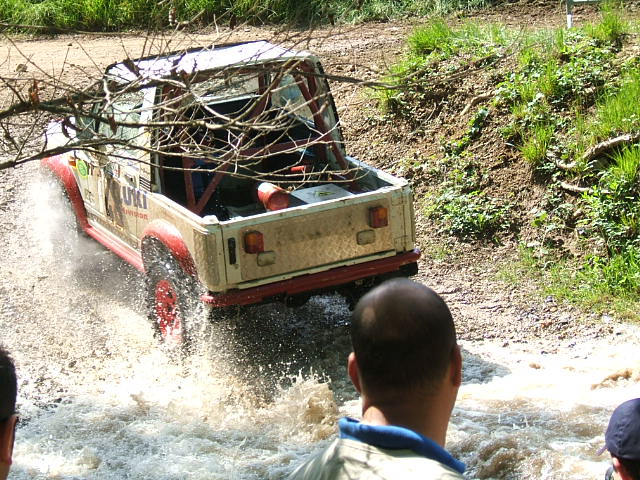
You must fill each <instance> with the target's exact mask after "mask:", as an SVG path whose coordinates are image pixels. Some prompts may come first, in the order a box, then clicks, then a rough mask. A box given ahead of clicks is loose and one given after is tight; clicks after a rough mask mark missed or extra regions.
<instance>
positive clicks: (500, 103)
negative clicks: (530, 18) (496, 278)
mask: <svg viewBox="0 0 640 480" xmlns="http://www.w3.org/2000/svg"><path fill="white" fill-rule="evenodd" d="M623 18H624V17H623V15H622V14H621V13H620V12H618V11H616V10H615V9H613V8H611V7H607V6H605V7H604V8H603V11H602V14H601V19H600V20H599V21H597V22H595V23H593V24H588V25H583V26H582V27H581V28H577V29H573V30H570V31H568V30H566V29H563V28H561V29H555V30H547V29H545V30H532V31H528V32H523V31H521V30H518V31H515V30H511V29H508V28H506V27H504V26H501V25H482V26H481V25H479V24H476V23H466V24H463V25H458V26H455V27H453V26H451V24H449V23H447V22H445V21H444V20H432V21H431V22H430V23H429V24H428V25H426V26H424V27H422V28H419V29H417V30H416V31H415V32H414V33H413V34H412V35H411V37H410V38H409V39H408V50H409V53H408V54H407V56H406V57H405V58H404V59H403V60H402V61H401V62H399V63H398V64H397V65H395V66H394V67H393V68H392V69H391V71H390V72H389V75H388V78H387V80H388V81H389V82H392V83H393V84H394V85H395V88H392V89H390V90H383V91H378V92H375V95H376V96H377V98H378V100H379V104H380V108H381V111H382V121H389V122H398V121H399V122H403V123H404V124H407V125H409V126H410V128H411V129H412V134H416V133H417V134H419V133H420V132H421V131H422V130H428V128H429V127H428V125H429V123H430V122H431V123H438V122H439V123H441V124H443V123H444V124H446V123H447V122H449V123H452V124H455V120H452V119H450V118H447V119H442V118H440V119H438V118H437V117H436V116H435V115H434V112H436V113H437V112H438V108H441V109H445V108H447V106H448V105H451V104H454V103H455V98H456V96H462V93H461V92H460V90H463V89H464V90H465V91H466V90H469V89H470V86H471V85H473V83H474V82H479V83H480V85H479V88H481V89H482V91H476V92H475V93H476V94H478V96H477V97H476V98H475V99H474V100H479V101H478V102H477V105H476V104H474V102H473V101H469V100H468V99H469V94H468V93H466V92H465V94H466V99H465V101H466V102H467V103H466V105H465V103H460V105H459V107H458V111H457V112H455V111H453V112H450V115H455V114H456V113H457V115H458V116H459V117H464V119H465V121H466V126H465V124H460V123H458V132H460V130H462V132H461V133H457V134H456V135H449V136H443V137H442V138H439V139H438V140H437V141H438V142H439V144H440V148H439V152H438V154H437V155H431V156H430V157H429V158H419V159H417V160H416V159H412V160H411V161H410V162H409V163H408V164H407V163H406V162H405V164H404V165H403V168H404V169H405V170H407V169H408V170H410V171H411V172H413V174H414V175H413V177H414V181H416V180H417V181H416V183H417V187H418V191H419V192H420V193H419V197H420V198H419V202H420V204H421V205H422V211H423V214H424V215H426V216H427V217H428V218H429V219H430V220H432V221H433V222H435V224H436V225H437V230H438V231H439V232H440V234H441V235H449V236H455V237H457V238H459V239H461V240H463V241H466V242H469V241H471V242H474V241H475V242H483V241H487V240H489V241H492V242H501V241H503V240H504V239H507V238H509V239H515V240H516V241H517V242H519V243H520V245H521V250H520V254H521V255H520V256H521V262H520V264H518V265H510V266H509V267H508V268H507V269H506V270H505V272H504V278H505V279H510V280H511V281H518V279H519V278H521V276H522V275H528V276H533V277H535V278H537V279H538V280H539V282H540V284H541V285H542V286H543V288H542V290H543V291H544V293H545V294H552V295H556V296H558V297H560V298H564V299H566V300H568V301H571V302H576V303H579V304H582V305H585V306H588V307H589V308H592V309H595V310H597V311H603V312H610V311H614V312H616V313H617V314H619V315H621V316H626V317H629V318H636V319H637V318H638V313H637V312H638V306H639V304H638V298H640V87H639V85H640V62H639V61H638V58H637V56H636V55H634V54H633V52H634V51H635V49H636V48H637V40H636V38H635V36H633V35H631V33H633V32H637V31H638V25H636V24H635V23H630V22H629V21H626V20H623ZM465 82H466V83H465ZM442 105H444V107H443V106H442ZM439 106H440V107H439ZM462 107H465V108H464V110H463V111H462V112H461V110H462ZM449 108H450V107H449ZM450 109H451V108H450ZM427 115H428V117H427ZM438 115H440V114H438ZM460 127H462V128H460ZM450 130H454V131H455V128H450ZM483 150H491V152H492V155H490V156H486V155H485V156H484V157H482V155H481V154H479V152H482V151H483ZM501 163H504V164H508V165H501ZM415 172H418V173H419V174H420V177H417V176H416V175H415ZM509 176H511V177H517V178H519V179H522V180H521V182H520V183H518V182H511V183H509Z"/></svg>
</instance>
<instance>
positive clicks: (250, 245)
mask: <svg viewBox="0 0 640 480" xmlns="http://www.w3.org/2000/svg"><path fill="white" fill-rule="evenodd" d="M244 251H245V252H247V253H260V252H264V238H263V237H262V233H260V232H257V231H255V230H254V231H251V232H247V233H245V234H244Z"/></svg>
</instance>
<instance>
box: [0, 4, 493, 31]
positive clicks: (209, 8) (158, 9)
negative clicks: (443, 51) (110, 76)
mask: <svg viewBox="0 0 640 480" xmlns="http://www.w3.org/2000/svg"><path fill="white" fill-rule="evenodd" d="M488 3H490V2H489V1H488V0H328V1H327V0H309V1H305V2H300V1H298V0H237V1H232V0H164V1H158V0H0V23H7V24H15V25H40V26H46V27H50V28H53V29H77V30H87V31H115V30H122V29H129V28H134V29H157V28H159V29H162V28H169V27H170V26H171V25H170V23H169V18H170V15H173V14H175V20H176V22H186V21H191V20H193V19H197V20H195V22H194V23H195V25H206V24H209V23H211V22H214V21H215V22H216V23H217V24H218V25H227V24H230V23H237V22H238V23H242V22H248V23H254V24H256V23H265V22H270V23H274V22H275V23H281V22H286V23H292V24H298V25H310V24H323V23H329V22H338V23H342V22H361V21H367V20H388V19H392V18H401V17H406V16H415V15H427V14H431V13H434V12H438V13H445V12H450V11H454V10H461V9H473V8H477V7H482V6H485V5H486V4H488Z"/></svg>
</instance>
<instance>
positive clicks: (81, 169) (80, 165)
mask: <svg viewBox="0 0 640 480" xmlns="http://www.w3.org/2000/svg"><path fill="white" fill-rule="evenodd" d="M76 168H77V169H78V174H79V175H80V176H81V177H82V178H87V175H88V174H89V166H88V165H87V162H85V161H84V160H82V159H80V158H78V160H77V162H76Z"/></svg>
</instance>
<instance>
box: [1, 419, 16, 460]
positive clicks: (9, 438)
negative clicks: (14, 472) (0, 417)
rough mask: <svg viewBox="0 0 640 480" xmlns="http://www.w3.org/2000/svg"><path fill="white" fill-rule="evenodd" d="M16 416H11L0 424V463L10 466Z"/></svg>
mask: <svg viewBox="0 0 640 480" xmlns="http://www.w3.org/2000/svg"><path fill="white" fill-rule="evenodd" d="M17 421H18V416H17V415H11V416H10V417H9V418H7V419H6V420H5V421H4V422H2V423H0V463H3V464H5V465H11V457H12V456H13V442H14V440H15V431H16V422H17Z"/></svg>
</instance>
